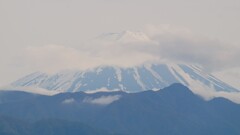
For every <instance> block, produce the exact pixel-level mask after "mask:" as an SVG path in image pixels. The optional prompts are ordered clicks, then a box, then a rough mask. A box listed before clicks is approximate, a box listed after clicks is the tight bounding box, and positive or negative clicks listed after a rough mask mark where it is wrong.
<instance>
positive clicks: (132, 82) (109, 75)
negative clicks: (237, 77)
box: [11, 31, 239, 92]
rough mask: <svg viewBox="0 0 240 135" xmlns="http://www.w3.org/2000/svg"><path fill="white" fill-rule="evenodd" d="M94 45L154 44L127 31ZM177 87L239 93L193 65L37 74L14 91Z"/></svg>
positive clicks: (103, 37)
mask: <svg viewBox="0 0 240 135" xmlns="http://www.w3.org/2000/svg"><path fill="white" fill-rule="evenodd" d="M93 42H95V43H106V42H108V43H109V42H110V43H111V44H112V43H113V44H114V43H116V44H117V43H124V44H127V43H130V44H131V43H133V42H134V44H135V43H140V44H145V43H146V44H147V43H154V41H153V40H151V39H150V38H149V37H148V36H147V35H146V34H145V33H143V32H131V31H124V32H121V33H108V34H103V35H101V36H99V37H97V38H95V39H94V40H93ZM174 83H181V84H183V85H185V86H187V87H189V88H190V89H191V90H193V91H201V90H210V91H214V92H216V91H225V92H238V91H239V90H237V89H236V88H234V87H232V86H230V85H228V84H226V83H224V82H223V81H221V80H219V79H217V78H216V77H214V76H213V75H211V74H209V73H207V72H206V71H205V70H204V69H203V68H201V67H199V66H196V65H191V64H178V63H167V62H166V63H160V64H159V63H158V64H157V63H154V64H150V63H148V64H142V65H138V66H133V67H125V68H123V67H120V66H98V67H94V68H91V69H87V70H81V71H80V70H79V71H76V70H68V71H63V72H58V73H55V74H47V73H44V72H35V73H32V74H30V75H27V76H25V77H23V78H20V79H19V80H17V81H15V82H13V83H12V84H11V85H12V86H14V87H19V86H20V87H26V86H29V87H35V88H43V89H47V90H49V91H59V92H77V91H85V92H96V91H125V92H140V91H145V90H159V89H162V88H164V87H167V86H169V85H171V84H174Z"/></svg>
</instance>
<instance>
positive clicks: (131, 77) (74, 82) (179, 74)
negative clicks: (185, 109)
mask: <svg viewBox="0 0 240 135" xmlns="http://www.w3.org/2000/svg"><path fill="white" fill-rule="evenodd" d="M173 83H182V84H183V85H185V86H188V87H189V88H191V89H192V90H193V91H201V90H211V91H226V92H238V90H237V89H235V88H233V87H231V86H230V85H228V84H226V83H224V82H222V81H221V80H219V79H217V78H216V77H214V76H213V75H211V74H208V73H207V72H205V70H204V69H202V68H200V67H198V66H195V65H187V64H172V63H171V64H169V63H168V64H166V63H165V64H144V65H141V66H136V67H130V68H121V67H116V66H101V67H97V68H93V69H89V70H85V71H64V72H59V73H56V74H52V75H51V74H47V73H40V72H37V73H33V74H30V75H28V76H26V77H23V78H21V79H19V80H17V81H15V82H13V83H12V86H16V87H18V86H31V87H37V88H43V89H47V90H50V91H64V92H77V91H116V90H121V91H126V92H139V91H145V90H158V89H162V88H164V87H167V86H169V85H171V84H173Z"/></svg>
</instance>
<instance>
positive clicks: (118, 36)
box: [97, 30, 151, 43]
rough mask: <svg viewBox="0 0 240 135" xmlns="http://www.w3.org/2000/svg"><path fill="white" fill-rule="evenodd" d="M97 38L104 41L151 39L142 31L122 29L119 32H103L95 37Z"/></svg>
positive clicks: (141, 40) (127, 41) (146, 40)
mask: <svg viewBox="0 0 240 135" xmlns="http://www.w3.org/2000/svg"><path fill="white" fill-rule="evenodd" d="M97 40H100V41H105V42H120V43H131V42H150V41H151V39H150V38H149V37H148V36H147V35H146V34H145V33H143V32H133V31H129V30H125V31H122V32H120V33H105V34H102V35H101V36H99V37H97Z"/></svg>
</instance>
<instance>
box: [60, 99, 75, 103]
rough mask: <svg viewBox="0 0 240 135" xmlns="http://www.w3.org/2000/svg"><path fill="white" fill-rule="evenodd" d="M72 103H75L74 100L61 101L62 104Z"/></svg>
mask: <svg viewBox="0 0 240 135" xmlns="http://www.w3.org/2000/svg"><path fill="white" fill-rule="evenodd" d="M74 102H75V99H74V98H69V99H65V100H64V101H62V103H63V104H71V103H74Z"/></svg>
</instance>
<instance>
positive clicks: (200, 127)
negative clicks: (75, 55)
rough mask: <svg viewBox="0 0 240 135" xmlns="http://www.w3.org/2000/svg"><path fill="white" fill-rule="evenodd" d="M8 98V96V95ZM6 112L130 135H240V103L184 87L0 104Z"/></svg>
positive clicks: (82, 94)
mask: <svg viewBox="0 0 240 135" xmlns="http://www.w3.org/2000/svg"><path fill="white" fill-rule="evenodd" d="M3 95H4V94H3ZM0 114H4V115H8V116H10V117H16V118H21V119H24V120H28V121H32V122H34V121H39V120H42V119H46V118H47V119H63V120H67V121H77V122H81V123H84V124H86V125H91V126H92V127H96V128H98V129H104V130H107V131H110V132H115V133H123V134H129V135H135V134H138V135H146V134H148V135H159V134H168V135H202V134H204V135H226V134H231V135H239V134H240V126H239V125H240V116H239V114H240V105H239V104H235V103H233V102H231V101H229V100H227V99H224V98H215V99H213V100H210V101H205V100H203V99H202V98H201V97H199V96H197V95H195V94H193V92H191V91H190V90H189V89H188V88H187V87H185V86H183V85H181V84H173V85H171V86H169V87H167V88H164V89H162V90H160V91H145V92H140V93H124V92H100V93H94V94H86V93H83V92H77V93H62V94H58V95H54V96H40V95H39V96H38V98H27V99H26V100H21V101H17V100H16V101H15V102H13V101H11V102H9V103H7V102H5V103H2V104H0Z"/></svg>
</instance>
